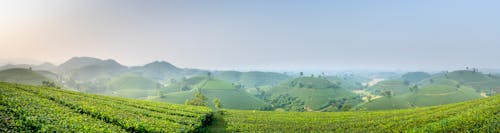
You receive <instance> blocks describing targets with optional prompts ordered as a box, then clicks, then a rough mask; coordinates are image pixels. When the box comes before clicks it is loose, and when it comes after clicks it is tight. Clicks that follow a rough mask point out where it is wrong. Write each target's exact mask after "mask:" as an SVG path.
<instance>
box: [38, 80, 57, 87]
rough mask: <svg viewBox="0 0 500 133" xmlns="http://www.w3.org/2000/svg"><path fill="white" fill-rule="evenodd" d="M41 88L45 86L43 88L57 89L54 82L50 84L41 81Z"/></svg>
mask: <svg viewBox="0 0 500 133" xmlns="http://www.w3.org/2000/svg"><path fill="white" fill-rule="evenodd" d="M42 86H45V87H54V88H55V87H57V86H56V83H54V82H50V81H42Z"/></svg>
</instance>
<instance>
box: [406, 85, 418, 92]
mask: <svg viewBox="0 0 500 133" xmlns="http://www.w3.org/2000/svg"><path fill="white" fill-rule="evenodd" d="M408 89H410V91H411V92H417V91H418V85H414V86H412V87H409V88H408Z"/></svg>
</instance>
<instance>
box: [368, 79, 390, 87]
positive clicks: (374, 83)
mask: <svg viewBox="0 0 500 133" xmlns="http://www.w3.org/2000/svg"><path fill="white" fill-rule="evenodd" d="M384 80H385V79H378V78H374V79H372V80H371V81H370V82H367V83H363V85H367V86H368V87H370V86H374V85H376V84H377V83H378V82H380V81H384Z"/></svg>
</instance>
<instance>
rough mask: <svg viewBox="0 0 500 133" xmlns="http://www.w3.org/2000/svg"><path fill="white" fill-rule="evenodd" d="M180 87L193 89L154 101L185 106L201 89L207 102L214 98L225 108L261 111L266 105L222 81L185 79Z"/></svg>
mask: <svg viewBox="0 0 500 133" xmlns="http://www.w3.org/2000/svg"><path fill="white" fill-rule="evenodd" d="M180 85H185V86H189V87H191V88H190V89H188V90H186V91H182V92H173V93H167V94H165V96H164V97H163V98H155V99H153V100H154V101H164V102H170V103H178V104H183V103H184V102H185V101H186V100H187V99H192V98H193V97H194V94H195V92H196V90H197V89H201V92H202V94H203V95H205V96H206V97H208V100H207V102H209V103H211V101H212V100H213V99H214V98H219V99H220V100H221V103H222V105H223V107H224V108H230V109H259V108H260V107H262V106H263V105H264V102H263V101H262V100H260V99H258V98H256V97H254V96H252V95H251V94H249V93H247V92H245V91H244V90H243V89H241V88H238V86H236V85H234V84H231V83H229V82H226V81H223V80H220V79H215V78H208V77H193V78H189V79H185V80H184V82H181V83H178V84H177V85H175V86H180ZM167 88H168V87H167Z"/></svg>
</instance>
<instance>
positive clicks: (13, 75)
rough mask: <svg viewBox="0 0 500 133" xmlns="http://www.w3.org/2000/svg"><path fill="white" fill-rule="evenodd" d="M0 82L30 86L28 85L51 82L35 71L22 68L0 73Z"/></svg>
mask: <svg viewBox="0 0 500 133" xmlns="http://www.w3.org/2000/svg"><path fill="white" fill-rule="evenodd" d="M0 81H3V82H12V83H21V84H30V85H41V84H42V81H52V80H51V79H49V78H47V77H45V76H43V75H42V74H40V73H38V72H36V71H32V70H29V69H23V68H12V69H7V70H3V71H0Z"/></svg>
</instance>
